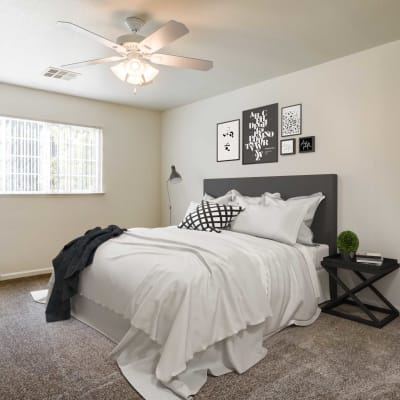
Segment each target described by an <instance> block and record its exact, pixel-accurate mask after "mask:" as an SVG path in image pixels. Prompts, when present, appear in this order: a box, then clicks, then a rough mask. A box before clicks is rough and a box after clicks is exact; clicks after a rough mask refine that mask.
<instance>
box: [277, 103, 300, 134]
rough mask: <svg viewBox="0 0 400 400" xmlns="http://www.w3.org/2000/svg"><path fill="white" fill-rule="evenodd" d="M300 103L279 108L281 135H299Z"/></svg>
mask: <svg viewBox="0 0 400 400" xmlns="http://www.w3.org/2000/svg"><path fill="white" fill-rule="evenodd" d="M301 119H302V112H301V104H295V105H293V106H288V107H282V108H281V136H282V137H285V136H294V135H301V128H302V127H301V125H302V121H301Z"/></svg>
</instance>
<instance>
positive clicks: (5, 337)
mask: <svg viewBox="0 0 400 400" xmlns="http://www.w3.org/2000/svg"><path fill="white" fill-rule="evenodd" d="M46 281H47V278H44V277H41V278H27V279H24V280H18V281H17V280H16V281H12V282H11V281H10V282H0V399H2V400H3V399H4V400H14V399H15V400H21V399H24V400H25V399H26V400H41V399H52V400H67V399H68V400H70V399H71V400H72V399H86V400H89V399H93V400H101V399H107V400H111V399H116V400H125V399H131V400H138V399H140V396H139V395H138V394H137V393H136V392H135V391H134V389H132V388H131V387H130V385H129V384H128V383H127V382H126V381H125V379H124V378H123V377H122V375H121V374H120V372H119V369H118V367H117V365H116V364H115V362H113V361H112V360H110V359H109V358H108V354H109V353H110V351H111V349H112V348H113V343H112V342H110V341H109V340H108V339H106V338H105V337H103V336H102V335H101V334H99V333H97V332H96V331H94V330H93V329H91V328H89V327H87V326H86V325H84V324H82V323H80V322H79V321H76V320H74V319H71V320H69V321H65V322H58V323H53V324H46V323H45V320H44V306H43V305H41V304H37V303H34V302H33V301H32V299H31V297H30V294H29V291H31V290H38V289H43V288H45V284H46ZM267 347H268V349H269V354H268V355H267V357H266V358H265V359H264V360H263V361H261V362H260V363H259V364H258V365H256V366H255V367H253V368H252V369H251V370H250V371H248V372H247V373H245V374H243V375H237V374H234V373H232V374H228V375H225V376H223V377H219V378H214V377H209V379H208V382H207V384H206V385H205V386H204V387H203V388H202V390H201V392H200V393H199V394H198V395H197V396H196V400H205V399H207V400H261V399H262V400H267V399H271V400H272V399H273V400H280V399H282V400H283V399H284V400H292V399H296V400H299V399H323V400H330V399H332V400H333V399H335V400H336V399H343V400H358V399H359V400H361V399H363V400H364V399H365V400H378V399H391V400H393V399H400V319H399V318H398V319H396V320H395V321H393V322H392V323H390V324H389V325H387V326H386V327H385V328H383V329H381V330H379V329H375V328H371V327H368V326H365V325H361V324H358V323H355V322H350V321H346V320H343V319H340V318H336V317H333V316H328V315H322V316H321V317H320V318H319V319H318V321H317V322H316V323H315V324H313V325H311V326H309V327H306V328H300V327H293V328H288V329H285V330H284V331H282V332H281V333H278V334H277V335H275V336H273V337H272V338H270V339H269V341H268V343H267ZM160 400H162V399H160Z"/></svg>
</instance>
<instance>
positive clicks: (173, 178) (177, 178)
mask: <svg viewBox="0 0 400 400" xmlns="http://www.w3.org/2000/svg"><path fill="white" fill-rule="evenodd" d="M180 182H182V176H181V174H180V173H179V172H178V171H177V170H176V168H175V165H171V173H170V175H169V178H168V180H167V193H168V206H169V224H170V225H171V223H172V205H171V196H170V194H169V185H170V183H174V184H175V183H180Z"/></svg>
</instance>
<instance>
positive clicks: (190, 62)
mask: <svg viewBox="0 0 400 400" xmlns="http://www.w3.org/2000/svg"><path fill="white" fill-rule="evenodd" d="M149 59H150V61H151V62H152V63H153V64H160V65H168V66H170V67H178V68H190V69H198V70H199V71H208V70H209V69H211V68H212V67H213V62H212V61H208V60H200V59H198V58H189V57H181V56H171V55H169V54H152V55H151V56H150V57H149Z"/></svg>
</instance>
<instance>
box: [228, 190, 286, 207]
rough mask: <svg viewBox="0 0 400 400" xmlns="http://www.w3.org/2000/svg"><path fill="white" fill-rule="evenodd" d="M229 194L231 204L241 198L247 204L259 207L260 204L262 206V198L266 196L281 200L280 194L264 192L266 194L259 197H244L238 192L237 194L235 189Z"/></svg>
mask: <svg viewBox="0 0 400 400" xmlns="http://www.w3.org/2000/svg"><path fill="white" fill-rule="evenodd" d="M230 193H231V194H232V202H233V203H235V202H237V199H238V198H241V199H242V200H244V201H245V202H246V203H247V204H259V205H262V204H264V196H266V195H267V196H271V197H272V198H277V199H280V198H281V194H280V193H269V192H266V193H264V194H262V195H261V196H244V195H242V194H241V193H240V192H238V191H237V190H236V189H232V190H231V192H230Z"/></svg>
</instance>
